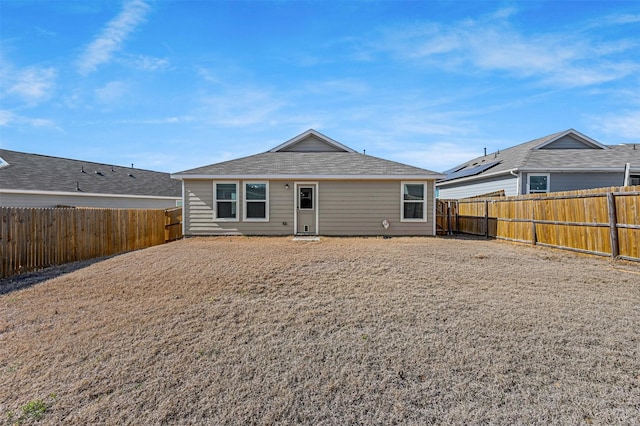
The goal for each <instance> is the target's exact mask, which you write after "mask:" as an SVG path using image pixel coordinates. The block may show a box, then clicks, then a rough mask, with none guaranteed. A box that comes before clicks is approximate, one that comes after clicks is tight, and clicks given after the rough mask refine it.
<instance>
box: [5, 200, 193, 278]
mask: <svg viewBox="0 0 640 426" xmlns="http://www.w3.org/2000/svg"><path fill="white" fill-rule="evenodd" d="M181 219H182V213H181V209H172V210H168V211H164V210H159V209H93V208H53V209H41V208H13V207H0V264H1V266H2V270H1V271H0V278H4V277H8V276H11V275H15V274H19V273H23V272H29V271H34V270H38V269H42V268H45V267H47V266H52V265H62V264H64V263H69V262H75V261H79V260H88V259H94V258H98V257H103V256H111V255H115V254H119V253H124V252H127V251H132V250H137V249H141V248H146V247H151V246H154V245H158V244H163V243H165V242H166V241H171V240H174V239H177V238H179V236H181V234H182V225H181V223H180V221H181Z"/></svg>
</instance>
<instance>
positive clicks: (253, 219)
mask: <svg viewBox="0 0 640 426" xmlns="http://www.w3.org/2000/svg"><path fill="white" fill-rule="evenodd" d="M247 185H265V193H264V200H248V199H247ZM242 188H243V193H242V220H243V221H245V222H269V182H268V181H253V180H252V181H244V182H243V183H242ZM248 203H264V216H265V217H247V204H248Z"/></svg>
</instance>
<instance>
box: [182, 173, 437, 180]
mask: <svg viewBox="0 0 640 426" xmlns="http://www.w3.org/2000/svg"><path fill="white" fill-rule="evenodd" d="M171 177H172V178H173V179H177V180H186V179H193V180H203V179H206V180H230V179H236V180H250V179H251V180H270V179H272V180H390V179H391V180H421V179H422V180H434V179H441V178H443V177H445V175H443V174H436V173H434V174H407V175H304V174H273V175H219V174H218V175H216V174H180V173H176V174H172V175H171Z"/></svg>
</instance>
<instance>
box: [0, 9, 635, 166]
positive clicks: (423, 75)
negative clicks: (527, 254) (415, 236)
mask: <svg viewBox="0 0 640 426" xmlns="http://www.w3.org/2000/svg"><path fill="white" fill-rule="evenodd" d="M0 36H1V44H0V146H1V147H2V148H5V149H11V150H16V151H25V152H33V153H39V154H45V155H53V156H60V157H67V158H75V159H82V160H87V161H96V162H100V163H108V164H115V165H122V166H129V165H131V163H133V164H134V165H135V167H140V168H145V169H151V170H159V171H165V172H177V171H181V170H185V169H189V168H193V167H198V166H203V165H207V164H211V163H216V162H219V161H224V160H229V159H233V158H237V157H241V156H245V155H251V154H255V153H259V152H264V151H266V150H268V149H270V148H272V147H274V146H277V145H279V144H280V143H282V142H284V141H286V140H288V139H290V138H292V137H294V136H296V135H298V134H299V133H302V132H304V131H305V130H307V129H310V128H313V129H316V130H318V131H320V132H322V133H324V134H326V135H327V136H329V137H331V138H333V139H335V140H337V141H339V142H341V143H343V144H345V145H347V146H350V147H351V148H354V149H356V150H359V151H362V150H366V152H367V154H370V155H375V156H378V157H382V158H387V159H391V160H395V161H400V162H403V163H407V164H411V165H415V166H419V167H424V168H427V169H431V170H435V171H443V170H445V169H448V168H450V167H452V166H454V165H456V164H458V163H461V162H464V161H466V160H468V159H471V158H473V157H476V156H478V155H481V154H482V152H483V148H485V147H486V148H487V150H488V152H493V151H496V150H498V149H504V148H507V147H509V146H512V145H515V144H518V143H521V142H526V141H529V140H531V139H535V138H538V137H542V136H545V135H548V134H551V133H555V132H558V131H561V130H566V129H568V128H575V129H576V130H578V131H581V132H582V133H584V134H586V135H587V136H590V137H592V138H594V139H596V140H597V141H599V142H601V143H604V144H617V143H640V2H639V1H636V0H633V1H615V0H613V1H611V0H607V1H533V0H532V1H511V2H509V1H472V2H464V1H357V0H352V1H284V0H280V1H247V2H244V1H204V0H201V1H186V0H185V1H177V0H176V1H170V0H156V1H152V0H150V1H142V0H133V1H124V2H120V1H98V0H95V1H86V0H82V1H73V0H65V1H50V0H47V1H44V0H41V1H30V0H19V1H17V0H16V1H14V0H0Z"/></svg>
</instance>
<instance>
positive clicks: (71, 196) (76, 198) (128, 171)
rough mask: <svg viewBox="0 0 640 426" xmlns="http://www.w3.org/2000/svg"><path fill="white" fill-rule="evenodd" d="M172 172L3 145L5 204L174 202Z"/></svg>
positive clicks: (177, 192)
mask: <svg viewBox="0 0 640 426" xmlns="http://www.w3.org/2000/svg"><path fill="white" fill-rule="evenodd" d="M181 200H182V197H181V187H180V182H176V181H175V180H173V179H171V176H170V175H169V174H168V173H161V172H154V171H150V170H142V169H134V168H129V167H119V166H112V165H109V164H100V163H93V162H89V161H81V160H71V159H68V158H59V157H50V156H46V155H39V154H29V153H25V152H18V151H9V150H6V149H0V207H56V206H71V207H100V208H149V209H152V208H170V207H176V206H178V205H179V204H180V201H181Z"/></svg>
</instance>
